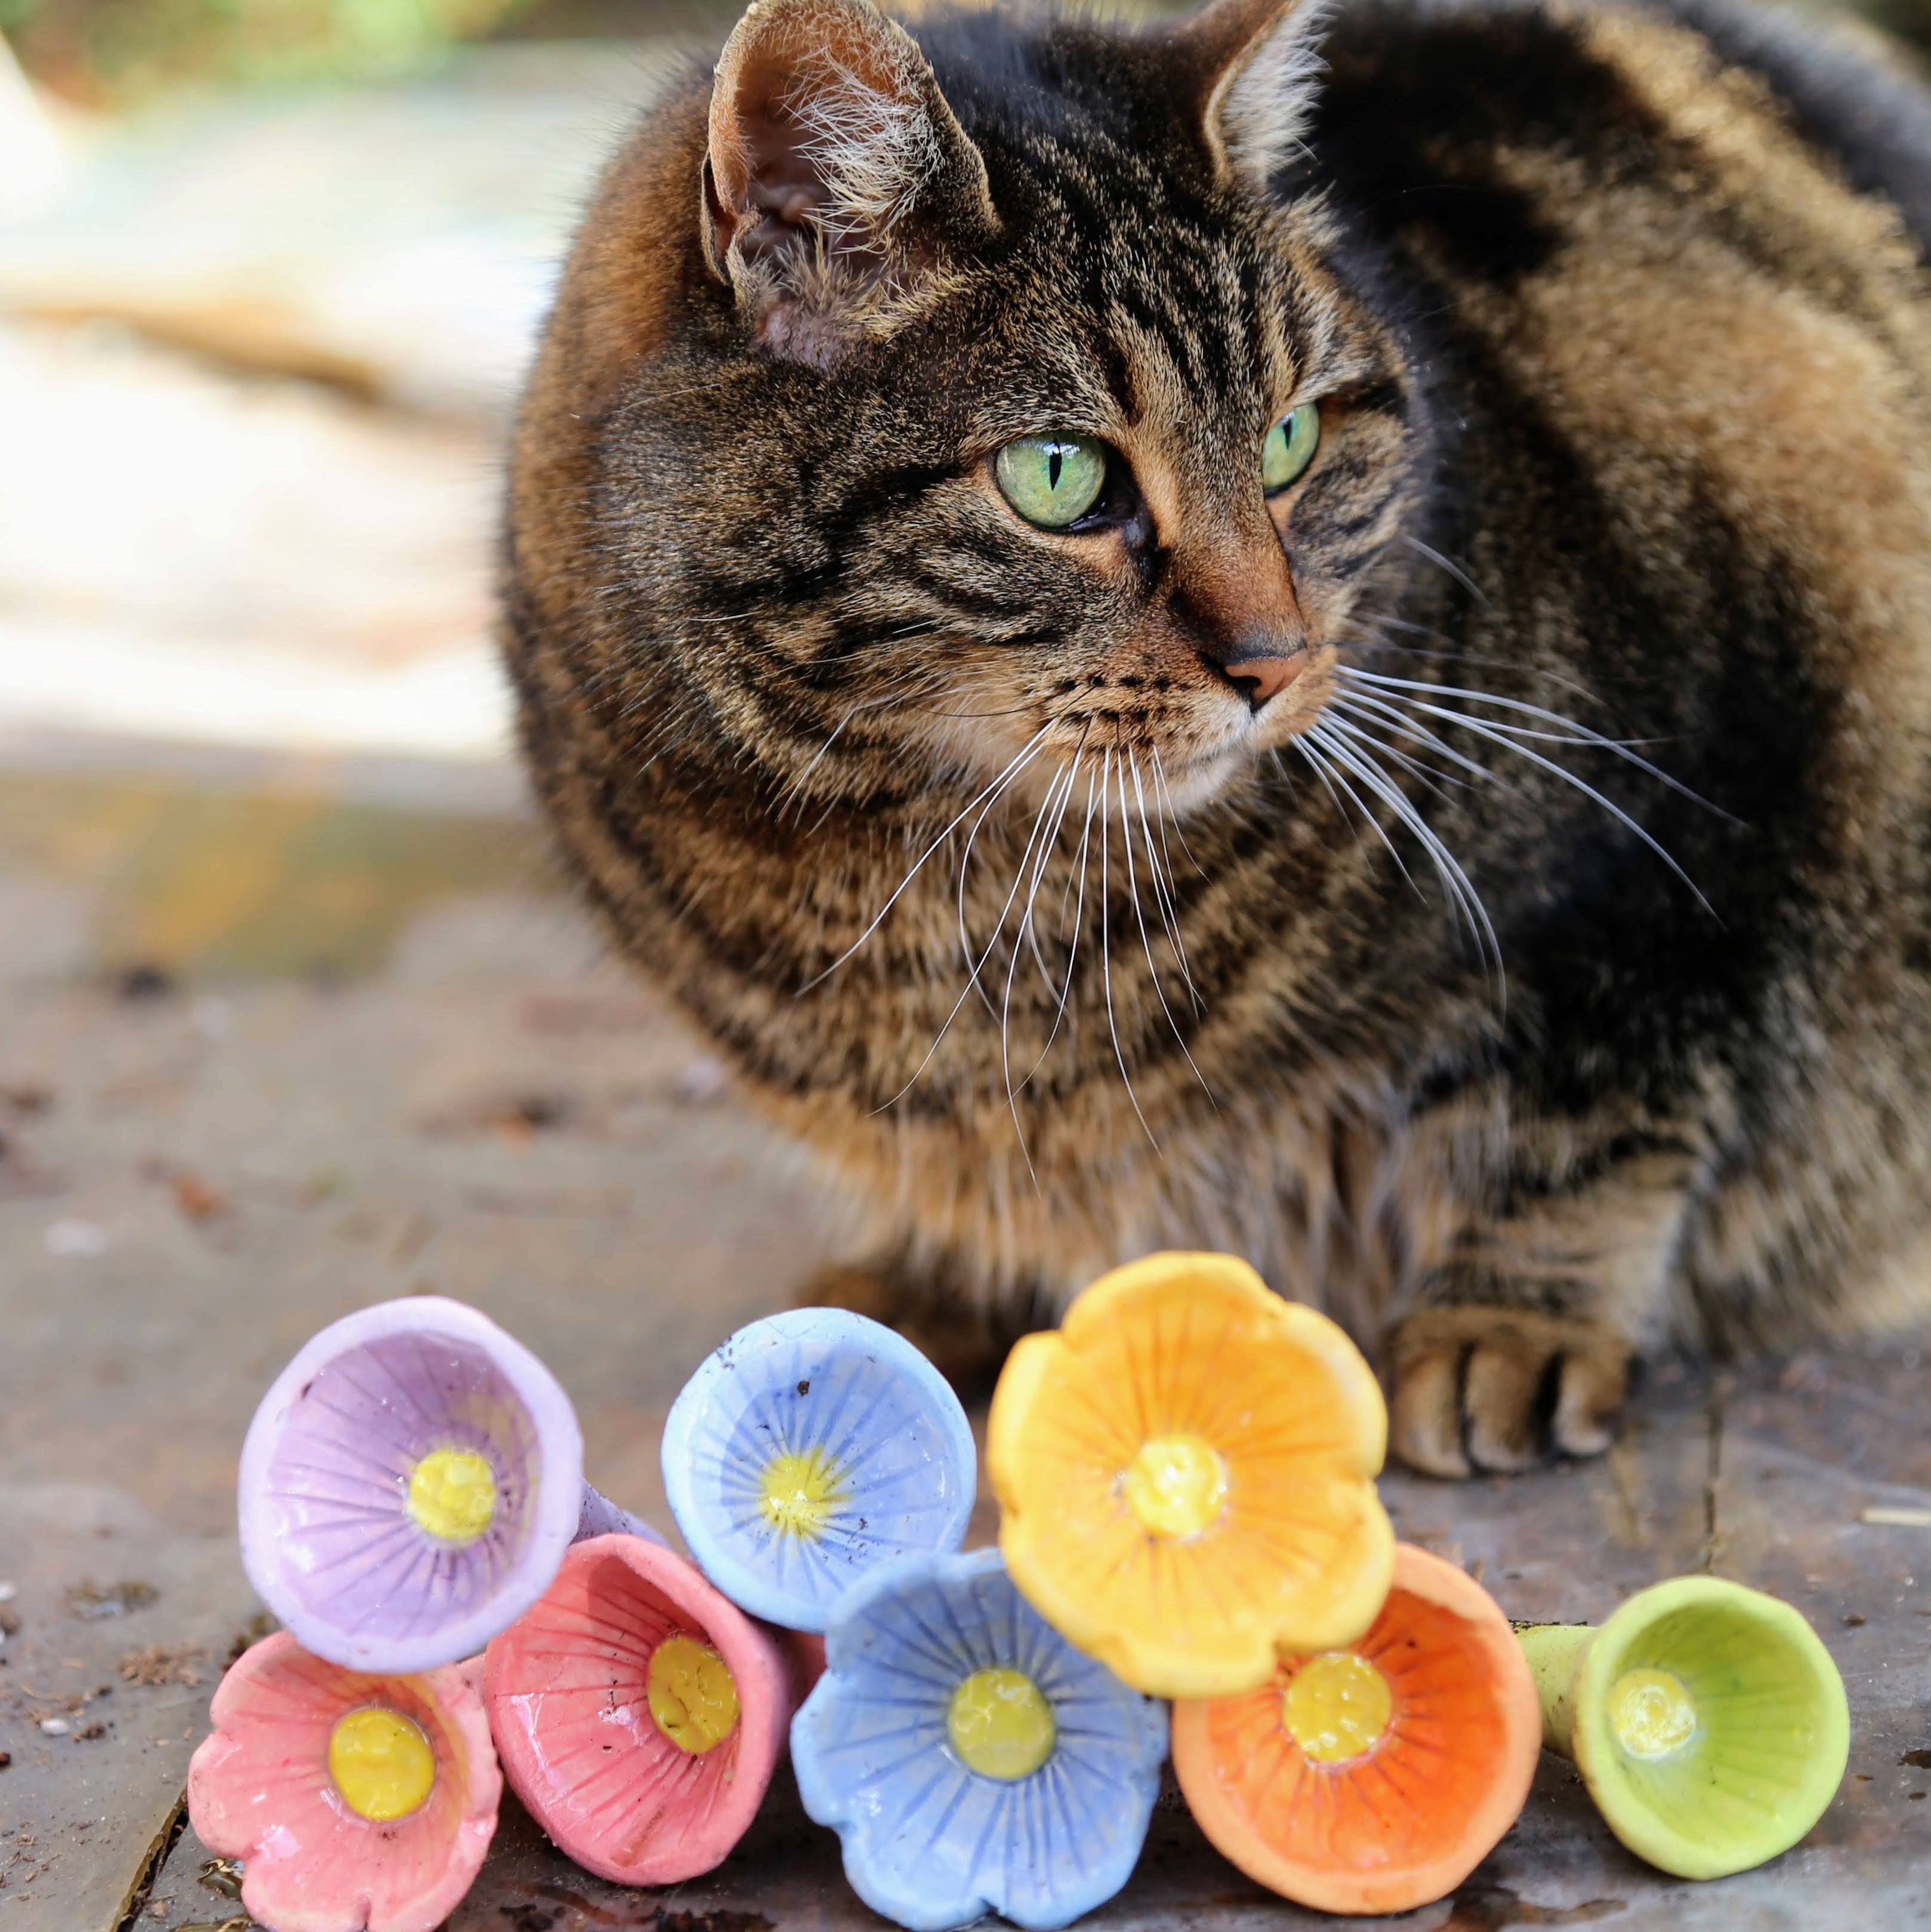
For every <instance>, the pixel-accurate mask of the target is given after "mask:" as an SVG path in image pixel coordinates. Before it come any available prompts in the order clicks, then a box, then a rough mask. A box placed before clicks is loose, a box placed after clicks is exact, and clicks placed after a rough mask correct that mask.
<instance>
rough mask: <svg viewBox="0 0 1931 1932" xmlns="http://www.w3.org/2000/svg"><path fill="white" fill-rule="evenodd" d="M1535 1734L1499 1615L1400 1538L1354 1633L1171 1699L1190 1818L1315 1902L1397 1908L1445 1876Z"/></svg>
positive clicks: (1520, 1783)
mask: <svg viewBox="0 0 1931 1932" xmlns="http://www.w3.org/2000/svg"><path fill="white" fill-rule="evenodd" d="M1541 1751H1542V1718H1541V1714H1540V1712H1539V1708H1538V1706H1537V1704H1536V1692H1535V1686H1534V1684H1533V1682H1532V1681H1531V1679H1530V1676H1529V1673H1528V1670H1527V1666H1526V1665H1525V1664H1524V1662H1523V1660H1522V1656H1521V1649H1520V1647H1519V1646H1518V1645H1517V1643H1516V1642H1515V1635H1514V1633H1513V1632H1512V1631H1511V1630H1510V1629H1509V1624H1508V1622H1507V1619H1505V1618H1504V1617H1503V1615H1502V1613H1501V1612H1500V1610H1497V1608H1496V1607H1495V1604H1494V1600H1493V1599H1492V1598H1491V1597H1490V1596H1489V1595H1488V1592H1486V1591H1485V1590H1484V1589H1482V1586H1480V1585H1479V1583H1476V1582H1475V1581H1474V1580H1473V1579H1472V1578H1471V1577H1468V1576H1467V1575H1465V1574H1464V1573H1463V1572H1462V1571H1460V1570H1458V1569H1457V1568H1455V1566H1454V1565H1452V1564H1449V1563H1444V1562H1443V1561H1442V1560H1441V1559H1440V1557H1437V1556H1429V1555H1428V1553H1426V1552H1425V1551H1424V1550H1416V1549H1415V1548H1413V1547H1411V1546H1410V1545H1409V1544H1398V1545H1397V1546H1396V1547H1395V1585H1394V1588H1393V1589H1392V1590H1391V1591H1390V1592H1389V1595H1388V1601H1387V1602H1386V1604H1385V1605H1384V1606H1383V1609H1382V1612H1381V1614H1380V1616H1378V1617H1377V1618H1376V1619H1375V1620H1374V1628H1372V1629H1371V1630H1370V1631H1368V1634H1367V1635H1366V1636H1365V1637H1362V1639H1361V1640H1359V1642H1358V1643H1354V1644H1352V1645H1350V1646H1347V1648H1346V1649H1335V1650H1328V1651H1325V1652H1322V1653H1320V1655H1316V1656H1312V1657H1299V1658H1293V1659H1291V1660H1290V1661H1287V1662H1286V1663H1284V1664H1282V1665H1281V1667H1280V1668H1279V1670H1278V1671H1277V1673H1275V1676H1274V1678H1273V1679H1272V1682H1269V1684H1267V1685H1266V1686H1264V1687H1263V1688H1262V1689H1260V1690H1258V1691H1250V1692H1248V1694H1246V1695H1245V1696H1243V1697H1227V1698H1222V1699H1218V1700H1212V1701H1209V1702H1206V1703H1179V1704H1176V1706H1174V1709H1173V1769H1174V1771H1175V1772H1176V1775H1178V1777H1179V1780H1180V1788H1181V1790H1182V1792H1184V1793H1185V1794H1186V1799H1187V1802H1188V1805H1189V1807H1190V1808H1191V1809H1192V1811H1193V1814H1194V1817H1195V1818H1196V1819H1197V1820H1198V1821H1199V1823H1200V1829H1202V1830H1203V1832H1206V1835H1207V1836H1208V1837H1209V1838H1210V1839H1212V1841H1213V1842H1214V1843H1215V1845H1217V1846H1218V1847H1219V1848H1220V1849H1221V1851H1222V1852H1224V1854H1225V1855H1227V1857H1228V1858H1231V1859H1232V1860H1233V1862H1234V1863H1235V1864H1237V1865H1239V1867H1240V1868H1241V1870H1242V1871H1244V1872H1245V1873H1247V1874H1248V1876H1249V1877H1250V1878H1253V1879H1258V1880H1259V1881H1260V1882H1261V1883H1262V1884H1263V1885H1268V1886H1270V1887H1271V1888H1272V1889H1273V1890H1275V1891H1278V1892H1279V1893H1281V1894H1282V1895H1283V1896H1284V1897H1287V1898H1291V1899H1293V1900H1294V1901H1295V1902H1296V1903H1297V1904H1300V1905H1306V1906H1313V1907H1314V1908H1315V1909H1317V1910H1319V1911H1322V1912H1407V1911H1410V1910H1412V1909H1413V1908H1414V1907H1415V1906H1420V1905H1425V1904H1427V1903H1429V1902H1430V1901H1431V1900H1434V1899H1437V1898H1440V1897H1444V1896H1445V1895H1446V1894H1447V1893H1449V1892H1451V1891H1453V1890H1454V1889H1455V1887H1456V1886H1457V1885H1459V1884H1461V1882H1462V1880H1463V1879H1465V1878H1466V1877H1467V1876H1468V1874H1469V1873H1470V1872H1471V1871H1473V1870H1474V1869H1475V1867H1476V1865H1478V1864H1480V1862H1481V1861H1482V1859H1483V1858H1485V1857H1486V1856H1487V1855H1488V1852H1490V1850H1491V1849H1492V1848H1493V1847H1494V1845H1495V1843H1496V1841H1497V1840H1498V1839H1500V1837H1501V1836H1502V1835H1503V1832H1506V1830H1507V1829H1509V1826H1511V1825H1512V1824H1513V1823H1515V1818H1516V1816H1517V1814H1518V1813H1519V1812H1520V1811H1521V1808H1522V1806H1523V1804H1524V1802H1525V1801H1526V1799H1527V1797H1528V1795H1529V1784H1530V1780H1531V1779H1533V1777H1534V1776H1535V1772H1536V1759H1537V1758H1538V1757H1539V1756H1540V1754H1541Z"/></svg>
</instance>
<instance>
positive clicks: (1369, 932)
mask: <svg viewBox="0 0 1931 1932" xmlns="http://www.w3.org/2000/svg"><path fill="white" fill-rule="evenodd" d="M1927 236H1931V112H1927V108H1926V102H1925V101H1924V100H1923V99H1922V98H1920V96H1919V95H1918V94H1917V92H1915V91H1914V89H1913V88H1912V86H1911V85H1910V84H1909V83H1906V82H1905V81H1904V80H1901V79H1899V78H1896V77H1892V76H1891V75H1890V74H1888V73H1887V71H1885V70H1884V68H1882V67H1881V65H1878V63H1877V62H1875V60H1874V59H1872V58H1869V57H1867V56H1866V55H1864V54H1863V53H1862V52H1856V51H1850V50H1846V49H1843V48H1841V47H1839V46H1836V45H1835V44H1834V43H1824V42H1823V41H1821V40H1818V39H1816V38H1815V37H1812V35H1811V34H1810V33H1809V30H1806V29H1800V28H1797V26H1793V25H1791V24H1788V23H1783V22H1782V21H1780V20H1779V19H1778V18H1777V17H1775V16H1773V15H1770V14H1767V13H1755V12H1744V11H1732V10H1729V9H1728V7H1725V6H1723V5H1717V4H1714V0H1672V4H1671V5H1668V6H1665V5H1662V4H1661V0H1657V4H1653V5H1572V4H1569V0H1541V4H1537V0H1450V3H1449V4H1425V0H1344V3H1343V5H1342V7H1341V10H1339V12H1338V14H1337V15H1336V16H1335V17H1332V19H1330V18H1328V17H1325V16H1324V15H1323V14H1322V13H1320V11H1319V10H1317V7H1316V6H1315V5H1312V4H1310V0H1215V4H1214V5H1211V6H1209V7H1207V8H1206V10H1204V11H1203V12H1201V13H1197V14H1196V15H1194V16H1193V17H1191V18H1188V19H1186V20H1181V21H1179V22H1177V23H1166V24H1160V25H1156V26H1151V27H1141V28H1131V29H1130V28H1123V27H1120V26H1107V25H1105V24H1102V23H1098V22H1096V21H1095V20H1090V19H1086V18H1076V17H1057V16H1054V15H1051V14H1044V13H1003V12H998V11H984V10H972V11H962V12H956V13H931V14H922V15H920V16H919V17H917V18H916V19H915V20H914V21H913V22H912V23H911V25H909V26H900V25H898V24H895V23H891V22H889V21H887V19H886V18H885V17H884V16H883V15H881V13H878V12H877V11H875V10H874V9H873V8H872V6H871V5H868V4H867V0H756V4H755V5H753V6H752V7H751V9H750V10H749V13H746V15H745V16H744V17H743V20H741V21H740V23H739V24H738V26H737V28H736V30H735V31H734V32H733V33H732V34H731V37H730V38H729V40H728V42H727V43H726V44H725V47H724V49H723V51H722V54H721V55H720V56H719V58H718V59H717V60H716V63H715V65H714V68H713V67H710V66H706V67H704V68H703V69H702V70H701V71H700V70H698V69H697V68H692V71H689V73H688V74H686V75H684V76H683V78H682V79H681V80H680V81H678V82H677V83H676V84H674V86H671V88H670V89H668V92H666V93H665V95H662V97H661V98H659V101H658V102H657V104H656V105H655V106H654V107H653V108H652V109H651V110H650V112H649V113H648V114H647V115H646V116H645V118H644V120H643V121H642V124H641V125H640V126H639V127H638V128H637V130H635V133H633V134H632V136H631V137H630V139H629V141H628V142H627V144H626V145H625V146H624V148H623V150H622V151H621V153H620V154H619V155H618V157H617V159H616V160H615V162H614V165H613V166H611V169H610V171H609V172H608V175H607V177H606V178H605V181H604V183H603V185H602V189H601V190H600V192H599V193H598V195H597V196H596V199H595V201H594V202H593V205H592V206H591V208H590V211H589V213H588V215H587V219H586V220H585V221H584V226H583V228H582V232H581V235H580V236H579V238H578V242H577V244H576V246H575V251H574V253H573V254H572V257H571V259H570V261H569V266H568V269H567V271H566V275H565V276H564V278H563V283H562V285H561V289H560V294H559V296H558V299H557V304H556V308H555V311H554V315H553V317H551V321H550V323H549V326H548V332H547V335H546V337H545V341H544V343H543V345H542V351H541V353H540V356H539V361H538V362H537V365H536V370H535V373H534V376H533V380H532V382H531V384H530V389H529V392H528V395H527V399H526V401H525V404H524V408H523V410H522V413H521V419H520V424H519V427H518V431H517V434H516V437H515V452H514V460H513V474H512V487H511V496H510V503H509V516H508V529H507V538H506V550H505V559H506V560H505V568H504V577H503V582H504V589H505V604H506V613H507V614H506V649H507V655H508V661H509V667H510V670H511V672H512V676H513V677H514V679H515V685H516V688H517V690H518V694H519V696H520V701H521V714H522V726H523V733H524V742H525V745H526V746H527V754H528V757H529V760H530V765H531V766H532V769H533V772H534V775H535V779H536V784H537V787H538V788H539V791H540V793H541V796H542V799H543V800H544V802H545V805H546V807H547V808H548V813H549V814H550V817H551V819H552V820H553V821H554V826H555V829H556V831H557V834H558V835H559V837H560V842H561V845H562V847H563V851H564V852H565V853H566V854H567V856H568V859H569V862H570V864H571V866H572V869H573V871H574V873H575V876H576V877H577V879H578V880H579V881H580V883H581V886H582V889H583V890H584V892H586V893H587V895H588V896H589V898H590V899H591V900H592V901H593V902H594V904H595V905H596V907H597V908H598V909H599V910H600V912H601V913H602V916H603V917H604V918H605V919H606V920H607V921H608V925H609V926H610V928H611V930H612V931H613V932H614V934H615V935H616V937H617V940H618V941H619V943H620V945H621V946H622V947H623V949H624V950H625V951H626V953H628V954H629V956H630V957H631V958H632V959H634V960H635V962H637V963H638V965H640V966H641V968H643V969H644V971H646V972H647V974H650V976H652V977H653V978H654V980H656V982H657V983H659V984H660V985H661V986H663V987H665V989H668V992H669V993H670V994H671V995H672V996H673V997H674V998H675V1000H676V1001H677V1002H678V1003H679V1004H680V1006H681V1007H682V1008H683V1010H684V1011H685V1012H686V1013H687V1014H688V1015H689V1016H690V1017H691V1018H692V1019H693V1020H694V1021H695V1023H696V1024H697V1025H698V1027H700V1028H701V1029H703V1030H704V1032H705V1033H706V1034H708V1035H709V1037H710V1038H711V1039H712V1040H714V1041H715V1042H716V1043H717V1046H718V1049H719V1052H721V1053H722V1055H725V1057H726V1058H728V1061H730V1063H731V1064H732V1066H733V1067H734V1068H735V1069H736V1070H737V1073H738V1075H739V1076H740V1078H741V1080H742V1082H743V1086H744V1088H746V1091H748V1092H749V1094H752V1096H754V1097H755V1098H756V1099H757V1100H758V1101H759V1102H761V1103H762V1104H763V1105H764V1107H765V1108H766V1109H767V1110H768V1111H769V1112H770V1113H771V1114H773V1115H775V1116H776V1118H777V1119H778V1121H780V1122H781V1123H782V1124H784V1125H785V1127H786V1128H788V1130H790V1131H791V1133H793V1134H794V1136H797V1137H798V1138H799V1139H801V1140H802V1141H803V1142H806V1143H807V1144H808V1145H809V1147H810V1148H812V1149H814V1150H815V1151H816V1152H817V1153H818V1154H820V1155H821V1156H822V1157H824V1159H825V1160H826V1161H827V1163H829V1165H830V1167H831V1169H833V1170H835V1171H836V1173H837V1174H838V1175H839V1176H840V1177H841V1178H842V1181H843V1182H844V1183H845V1184H846V1187H847V1189H848V1192H849V1193H850V1194H851V1196H852V1197H853V1198H854V1199H856V1200H857V1201H858V1202H860V1203H861V1204H863V1212H864V1214H865V1217H866V1237H865V1238H866V1247H865V1249H864V1250H863V1253H864V1254H865V1256H866V1262H865V1271H866V1278H867V1279H869V1280H873V1281H875V1282H878V1283H883V1284H884V1288H881V1290H880V1291H879V1292H880V1295H881V1296H886V1295H887V1291H889V1293H890V1295H908V1296H910V1297H911V1298H913V1299H912V1302H911V1304H908V1305H911V1306H914V1307H916V1306H917V1305H918V1304H920V1303H921V1302H922V1303H923V1305H924V1306H925V1307H927V1308H928V1309H931V1308H935V1307H937V1308H944V1307H967V1308H971V1309H974V1310H979V1311H982V1312H988V1313H990V1316H992V1317H993V1319H995V1320H996V1322H1004V1323H1005V1324H1007V1325H1008V1326H1011V1325H1023V1323H1024V1322H1026V1321H1027V1320H1029V1319H1037V1318H1038V1316H1040V1315H1041V1314H1042V1313H1047V1314H1050V1311H1051V1310H1052V1309H1053V1307H1054V1306H1055V1305H1056V1304H1058V1303H1059V1302H1061V1301H1063V1300H1064V1298H1065V1297H1066V1296H1067V1295H1068V1294H1069V1293H1070V1292H1072V1291H1074V1290H1075V1289H1077V1288H1078V1287H1079V1286H1081V1285H1082V1284H1083V1283H1085V1282H1086V1281H1087V1280H1089V1279H1090V1278H1091V1277H1093V1276H1094V1275H1095V1274H1098V1273H1099V1272H1100V1271H1101V1270H1102V1269H1103V1268H1106V1267H1107V1266H1108V1265H1111V1264H1113V1263H1115V1262H1119V1261H1120V1260H1122V1259H1125V1258H1128V1257H1130V1256H1134V1255H1137V1254H1139V1253H1143V1252H1145V1251H1146V1250H1151V1249H1153V1248H1155V1247H1214V1248H1220V1249H1226V1250H1233V1251H1234V1252H1236V1253H1240V1254H1243V1255H1245V1256H1248V1257H1250V1258H1251V1259H1252V1260H1253V1262H1254V1263H1255V1265H1257V1267H1258V1268H1260V1270H1261V1271H1262V1272H1263V1274H1264V1275H1265V1276H1266V1277H1267V1279H1268V1280H1269V1281H1270V1282H1272V1283H1273V1284H1274V1285H1275V1286H1277V1287H1278V1288H1279V1289H1281V1291H1282V1292H1285V1293H1287V1294H1289V1295H1294V1296H1296V1297H1299V1298H1303V1299H1305V1300H1307V1301H1311V1302H1313V1303H1314V1304H1317V1305H1319V1306H1321V1307H1326V1309H1328V1310H1329V1311H1330V1312H1331V1313H1334V1314H1335V1316H1337V1317H1338V1319H1341V1321H1342V1322H1344V1323H1345V1324H1346V1325H1347V1326H1348V1327H1349V1328H1350V1330H1351V1331H1353V1332H1354V1333H1355V1334H1356V1335H1358V1336H1359V1337H1361V1338H1362V1340H1363V1341H1364V1342H1365V1343H1367V1344H1368V1345H1369V1346H1374V1347H1380V1348H1382V1349H1384V1350H1385V1359H1386V1361H1387V1364H1388V1365H1389V1373H1390V1375H1391V1377H1392V1387H1393V1401H1392V1416H1393V1433H1394V1439H1395V1447H1396V1448H1397V1449H1398V1451H1399V1453H1400V1454H1402V1455H1403V1456H1404V1457H1406V1459H1407V1460H1408V1461H1409V1462H1410V1463H1411V1464H1413V1465H1415V1466H1418V1467H1419V1468H1420V1469H1424V1470H1428V1471H1432V1472H1436V1473H1438V1474H1440V1475H1466V1474H1467V1473H1469V1472H1470V1471H1471V1470H1512V1469H1519V1468H1521V1467H1524V1466H1527V1465H1528V1464H1530V1463H1533V1462H1534V1461H1536V1460H1538V1459H1539V1458H1540V1457H1544V1456H1546V1455H1548V1454H1551V1453H1554V1454H1569V1455H1588V1454H1593V1453H1595V1452H1596V1451H1600V1450H1602V1448H1604V1447H1605V1445H1607V1443H1608V1442H1609V1440H1610V1439H1611V1434H1612V1432H1613V1430H1614V1427H1615V1424H1616V1418H1617V1415H1618V1413H1619V1411H1620V1406H1621V1405H1622V1403H1623V1400H1624V1397H1625V1393H1626V1383H1627V1382H1628V1379H1629V1371H1630V1368H1631V1364H1632V1361H1635V1359H1636V1358H1638V1357H1639V1356H1640V1355H1641V1354H1642V1352H1644V1351H1645V1350H1650V1349H1657V1348H1662V1347H1667V1346H1672V1345H1677V1344H1682V1343H1689V1344H1692V1345H1695V1346H1706V1347H1719V1348H1728V1347H1734V1346H1747V1345H1749V1344H1751V1343H1762V1342H1766V1341H1767V1342H1783V1341H1787V1340H1794V1339H1796V1338H1799V1337H1810V1336H1818V1335H1823V1336H1833V1335H1844V1334H1851V1333H1869V1332H1872V1331H1876V1330H1878V1329H1881V1328H1889V1327H1893V1326H1896V1325H1902V1324H1904V1323H1906V1322H1909V1321H1911V1320H1912V1319H1914V1318H1916V1317H1917V1316H1920V1315H1921V1314H1922V1313H1924V1311H1925V1310H1926V1308H1927V1307H1931V1246H1927V1232H1931V1229H1928V1228H1927V1202H1931V1108H1927V1105H1926V1094H1927V1093H1931V980H1927V974H1931V862H1928V860H1927V847H1931V769H1927V763H1926V754H1927V750H1931V302H1927V283H1926V261H1925V254H1924V244H1925V241H1926V237H1927ZM854 1252H857V1251H855V1250H854ZM845 1286H846V1287H848V1286H850V1284H849V1283H846V1284H845ZM881 1305H887V1306H889V1305H890V1302H889V1299H888V1298H887V1300H886V1301H884V1302H882V1303H881Z"/></svg>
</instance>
